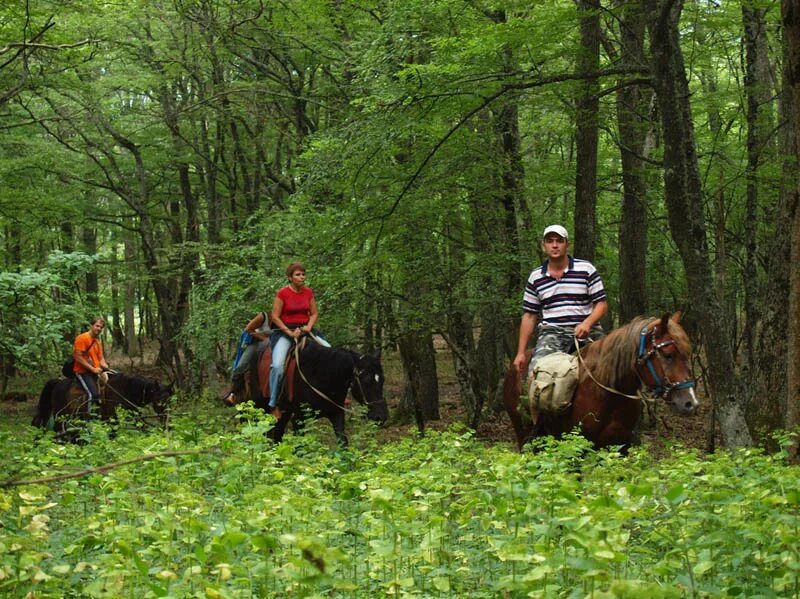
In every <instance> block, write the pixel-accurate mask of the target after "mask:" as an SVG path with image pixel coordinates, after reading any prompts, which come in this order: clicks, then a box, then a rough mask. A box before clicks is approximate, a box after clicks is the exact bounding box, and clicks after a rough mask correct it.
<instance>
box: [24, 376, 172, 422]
mask: <svg viewBox="0 0 800 599" xmlns="http://www.w3.org/2000/svg"><path fill="white" fill-rule="evenodd" d="M171 396H172V386H171V385H169V386H164V385H162V384H161V383H159V382H158V381H157V380H155V379H148V378H144V377H141V376H136V375H127V374H122V373H118V372H117V373H111V374H109V377H108V384H107V385H105V387H103V388H102V390H101V397H100V399H99V401H97V403H96V405H92V406H91V407H90V405H89V402H88V401H87V397H86V394H85V393H84V391H83V389H82V388H81V387H80V385H78V384H77V383H76V382H75V379H66V378H62V379H50V380H49V381H47V383H45V386H44V388H43V389H42V392H41V394H40V395H39V405H38V406H37V408H36V415H35V416H34V417H33V422H32V423H31V424H32V425H33V426H38V427H41V428H48V427H49V425H50V423H51V422H52V425H53V428H54V430H55V431H56V434H57V435H59V436H65V435H67V433H68V431H70V430H71V429H73V428H74V427H73V424H74V422H75V421H81V420H86V419H88V418H89V417H90V416H97V417H99V418H100V419H101V420H104V421H113V420H115V419H116V409H117V408H118V407H121V408H125V409H127V410H131V411H135V412H138V411H139V410H140V409H141V408H143V407H145V406H148V405H150V406H152V407H153V410H154V411H155V412H156V414H158V415H160V416H161V415H163V414H164V413H165V411H166V408H167V401H168V400H169V398H170V397H171Z"/></svg>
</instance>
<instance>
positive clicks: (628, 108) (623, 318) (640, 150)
mask: <svg viewBox="0 0 800 599" xmlns="http://www.w3.org/2000/svg"><path fill="white" fill-rule="evenodd" d="M621 10H622V15H621V20H620V38H621V40H622V49H621V56H620V62H621V64H622V65H623V66H641V65H644V64H645V57H644V32H645V21H644V14H643V12H642V7H641V4H640V3H638V2H633V3H631V4H625V5H623V6H622V7H621ZM651 97H652V92H651V91H650V90H649V89H648V88H645V87H643V86H640V85H626V86H624V87H622V88H620V90H619V91H618V92H617V120H618V122H619V141H620V154H621V159H622V215H621V220H620V226H619V318H620V322H628V321H629V320H631V319H632V318H634V317H635V316H638V315H642V314H647V304H648V302H647V276H646V272H647V271H646V266H647V198H646V197H645V189H646V185H645V166H644V161H643V160H642V157H644V156H645V149H646V148H645V146H646V145H647V136H648V132H649V129H650V127H651V125H650V119H649V118H648V116H649V108H650V99H651Z"/></svg>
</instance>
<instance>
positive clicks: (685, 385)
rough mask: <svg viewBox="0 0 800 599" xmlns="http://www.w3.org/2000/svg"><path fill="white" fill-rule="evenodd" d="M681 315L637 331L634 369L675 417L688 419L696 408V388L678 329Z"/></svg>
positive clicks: (687, 350) (688, 346) (688, 352)
mask: <svg viewBox="0 0 800 599" xmlns="http://www.w3.org/2000/svg"><path fill="white" fill-rule="evenodd" d="M680 317H681V313H680V312H676V313H675V314H674V315H673V316H672V317H671V318H670V315H669V314H664V316H662V317H661V320H658V321H656V322H655V323H654V324H652V325H650V326H648V327H645V329H644V330H642V332H641V336H640V341H639V353H638V356H637V360H636V363H637V367H638V371H639V376H640V377H641V379H642V381H644V383H645V384H646V385H647V386H648V387H649V388H650V389H652V390H653V391H655V393H656V394H657V395H659V396H661V397H663V398H664V399H665V400H666V401H667V402H668V403H669V404H670V405H671V406H672V408H673V409H674V410H675V411H676V412H678V413H679V414H682V415H685V416H688V415H689V414H692V413H693V412H694V411H695V410H696V409H697V406H698V403H699V402H698V401H697V394H696V393H695V387H696V386H697V383H696V381H695V380H694V377H693V376H692V370H691V367H690V365H689V357H690V356H691V355H692V346H691V343H690V342H689V337H688V335H687V334H686V332H685V331H684V330H683V328H682V327H681V326H680V324H678V323H679V321H680Z"/></svg>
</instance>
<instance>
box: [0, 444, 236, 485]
mask: <svg viewBox="0 0 800 599" xmlns="http://www.w3.org/2000/svg"><path fill="white" fill-rule="evenodd" d="M203 453H221V451H220V449H219V448H218V447H212V448H210V449H187V450H185V451H162V452H160V453H149V454H147V455H142V456H139V457H138V458H132V459H130V460H124V461H122V462H114V463H112V464H106V465H104V466H97V467H96V468H87V469H86V470H80V471H79V472H70V473H68V474H58V475H56V476H48V477H46V478H33V479H30V480H5V481H3V482H0V489H6V488H8V487H19V486H22V485H37V484H41V483H52V482H57V481H62V480H68V479H70V478H81V477H83V476H88V475H90V474H97V473H100V472H108V471H109V470H112V469H114V468H119V467H120V466H127V465H129V464H135V463H137V462H146V461H147V460H155V459H157V458H168V457H172V456H179V455H198V454H203Z"/></svg>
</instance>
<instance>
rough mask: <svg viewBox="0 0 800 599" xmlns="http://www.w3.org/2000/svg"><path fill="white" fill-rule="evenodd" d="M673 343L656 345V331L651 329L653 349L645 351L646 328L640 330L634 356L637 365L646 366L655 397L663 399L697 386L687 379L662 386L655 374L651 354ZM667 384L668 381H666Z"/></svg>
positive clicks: (692, 380)
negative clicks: (678, 391) (637, 349)
mask: <svg viewBox="0 0 800 599" xmlns="http://www.w3.org/2000/svg"><path fill="white" fill-rule="evenodd" d="M674 343H675V342H674V341H672V340H670V341H665V342H664V343H659V344H656V331H655V329H653V347H652V348H651V349H650V351H649V352H648V351H647V327H644V328H643V329H642V332H641V333H640V334H639V353H638V355H637V356H636V361H637V362H639V364H642V363H644V364H646V365H647V369H648V370H649V371H650V374H651V375H652V376H653V381H654V382H655V386H654V387H653V391H654V392H655V393H656V395H660V396H662V397H664V398H665V399H666V398H667V397H669V394H670V393H672V392H673V391H677V390H678V389H687V388H691V387H696V386H697V381H695V380H694V379H687V380H685V381H682V382H680V383H672V384H667V385H665V384H664V381H662V380H661V377H660V376H658V373H657V372H656V368H655V366H653V360H652V357H653V354H655V353H657V352H660V351H661V348H662V347H666V346H667V345H672V344H674ZM667 383H669V379H667Z"/></svg>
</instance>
